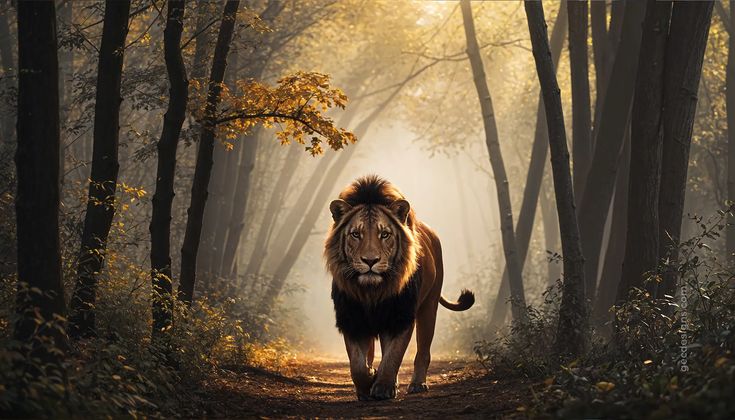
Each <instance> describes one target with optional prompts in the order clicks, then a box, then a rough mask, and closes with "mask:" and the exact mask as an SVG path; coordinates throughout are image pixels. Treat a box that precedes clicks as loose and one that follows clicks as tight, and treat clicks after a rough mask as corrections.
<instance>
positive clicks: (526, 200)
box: [490, 0, 567, 327]
mask: <svg viewBox="0 0 735 420" xmlns="http://www.w3.org/2000/svg"><path fill="white" fill-rule="evenodd" d="M565 3H566V0H565V1H563V2H562V3H561V4H560V6H559V14H558V16H557V17H556V22H555V23H554V29H553V30H552V31H551V55H552V60H553V61H554V69H556V68H557V67H558V66H559V57H560V56H561V50H562V48H563V46H564V34H565V32H566V31H565V29H566V26H567V8H566V7H565ZM548 136H549V132H548V129H547V126H546V113H545V112H544V99H543V96H542V94H541V92H539V97H538V105H537V109H536V130H535V132H534V137H533V146H532V148H531V160H530V162H529V163H528V172H527V173H526V183H525V187H524V189H523V201H522V202H521V211H520V212H519V213H518V224H517V225H516V244H517V246H518V252H519V253H520V260H521V269H523V266H524V265H525V262H526V256H527V255H528V246H529V243H530V242H531V233H532V232H533V222H534V219H535V218H536V208H537V207H538V201H539V193H540V191H541V184H542V182H543V179H544V167H545V166H546V156H547V155H548V150H549V137H548ZM508 299H510V283H509V281H508V270H507V268H506V269H505V270H504V271H503V277H502V278H501V282H500V286H499V288H498V293H497V295H496V298H495V304H494V305H493V312H492V316H491V317H490V325H491V326H493V327H499V326H500V325H501V324H502V323H503V321H504V320H505V316H506V313H507V312H508Z"/></svg>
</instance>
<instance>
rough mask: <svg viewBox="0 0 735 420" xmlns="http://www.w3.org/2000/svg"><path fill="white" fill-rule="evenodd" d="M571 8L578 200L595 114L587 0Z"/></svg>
mask: <svg viewBox="0 0 735 420" xmlns="http://www.w3.org/2000/svg"><path fill="white" fill-rule="evenodd" d="M567 8H568V10H569V61H570V67H571V79H572V162H573V163H574V177H573V181H574V191H575V197H576V199H577V203H576V204H579V199H580V197H581V193H582V191H584V183H585V180H586V179H587V173H588V172H589V166H590V161H591V160H592V140H591V136H592V121H591V119H592V116H591V112H592V110H591V108H590V81H589V76H588V63H587V11H588V7H587V1H586V0H583V1H570V2H567Z"/></svg>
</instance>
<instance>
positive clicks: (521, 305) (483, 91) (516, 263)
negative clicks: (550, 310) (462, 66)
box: [460, 0, 551, 322]
mask: <svg viewBox="0 0 735 420" xmlns="http://www.w3.org/2000/svg"><path fill="white" fill-rule="evenodd" d="M460 5H461V8H462V17H463V21H464V30H465V36H466V38H467V56H468V57H469V60H470V65H471V67H472V75H473V78H474V81H475V88H476V89H477V96H478V99H479V101H480V109H481V110H482V122H483V125H484V127H485V144H486V146H487V151H488V155H489V157H490V166H491V167H492V170H493V175H494V179H495V188H496V191H497V196H498V209H499V211H500V231H501V234H502V241H503V250H504V251H505V264H506V267H507V270H508V278H509V280H510V296H511V312H512V314H513V320H514V321H516V322H525V321H526V318H527V314H526V298H525V296H524V291H523V274H522V268H521V259H520V255H519V254H518V249H517V246H516V237H515V233H514V226H513V209H512V208H511V202H510V187H509V185H508V176H507V175H506V172H505V164H504V163H503V155H502V152H501V150H500V143H499V141H498V128H497V126H496V124H495V114H494V111H493V103H492V97H491V96H490V90H489V89H488V86H487V79H486V77H485V68H484V65H483V63H482V56H481V55H480V48H479V46H478V44H477V36H476V35H475V23H474V21H473V19H472V6H471V5H470V2H469V0H462V1H461V2H460ZM549 54H551V53H549ZM549 57H551V56H549ZM549 61H551V60H549Z"/></svg>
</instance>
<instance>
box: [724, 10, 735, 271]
mask: <svg viewBox="0 0 735 420" xmlns="http://www.w3.org/2000/svg"><path fill="white" fill-rule="evenodd" d="M733 6H735V3H733V4H730V20H729V22H730V27H731V28H732V27H733V26H735V7H733ZM726 73H727V76H726V79H725V83H726V89H725V90H726V92H727V93H726V98H725V100H726V103H727V199H728V200H729V201H730V202H735V35H733V33H732V30H731V31H730V32H729V41H728V47H727V71H726ZM725 235H726V246H725V248H726V251H727V262H728V264H729V265H730V267H735V220H733V217H730V223H728V225H727V231H726V234H725Z"/></svg>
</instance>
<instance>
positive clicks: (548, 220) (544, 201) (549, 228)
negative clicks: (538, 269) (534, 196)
mask: <svg viewBox="0 0 735 420" xmlns="http://www.w3.org/2000/svg"><path fill="white" fill-rule="evenodd" d="M547 191H551V192H552V195H553V186H552V185H551V183H550V180H549V177H548V176H546V175H545V176H544V183H543V187H542V193H541V196H540V197H539V204H540V205H541V219H542V221H543V224H544V245H545V251H551V252H554V253H557V254H560V253H561V239H560V238H559V220H558V217H557V216H556V210H555V209H554V203H553V201H552V199H551V197H550V196H549V195H548V194H547ZM561 270H562V266H561V262H560V261H550V262H548V265H547V270H546V276H547V277H546V284H547V285H548V286H554V285H555V284H556V281H557V280H559V279H561V275H562V271H561Z"/></svg>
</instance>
